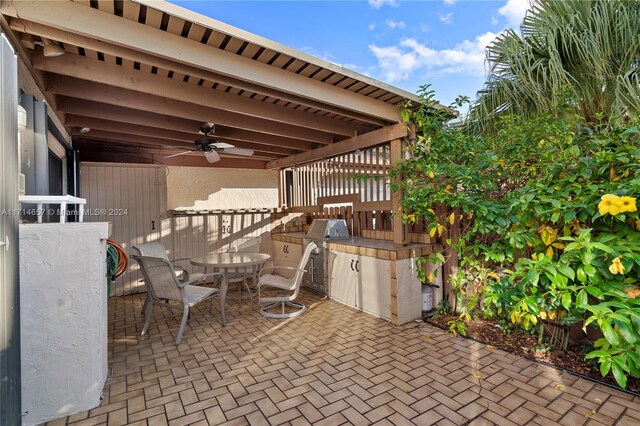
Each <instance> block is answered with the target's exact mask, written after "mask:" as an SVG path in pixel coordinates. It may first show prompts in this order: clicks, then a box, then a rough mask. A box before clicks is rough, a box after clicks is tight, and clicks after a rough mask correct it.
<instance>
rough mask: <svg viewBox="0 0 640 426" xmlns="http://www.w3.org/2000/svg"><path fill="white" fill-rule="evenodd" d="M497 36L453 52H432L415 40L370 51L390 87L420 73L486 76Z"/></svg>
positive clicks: (470, 42) (481, 37)
mask: <svg viewBox="0 0 640 426" xmlns="http://www.w3.org/2000/svg"><path fill="white" fill-rule="evenodd" d="M496 36H497V34H496V33H492V32H487V33H485V34H481V35H479V36H477V37H476V38H475V39H474V40H464V41H463V42H461V43H458V44H457V45H456V46H454V47H453V48H451V49H441V50H438V49H432V48H430V47H429V46H427V45H426V44H424V43H420V42H419V41H417V40H416V39H414V38H405V39H402V40H401V41H400V43H399V44H398V45H395V46H387V47H380V46H377V45H375V44H371V45H369V50H370V51H371V52H372V53H373V54H374V56H375V57H376V59H377V60H378V72H379V73H380V74H381V75H382V78H384V79H385V80H386V81H388V82H390V83H393V82H395V81H400V80H406V79H408V78H409V77H410V76H411V74H413V73H415V72H418V71H422V72H425V73H426V74H428V75H447V74H462V75H468V76H484V75H485V74H486V72H485V68H484V60H485V47H486V46H487V45H488V44H489V43H491V42H492V41H493V39H495V37H496Z"/></svg>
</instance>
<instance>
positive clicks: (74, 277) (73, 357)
mask: <svg viewBox="0 0 640 426" xmlns="http://www.w3.org/2000/svg"><path fill="white" fill-rule="evenodd" d="M107 234H108V224H107V223H104V222H102V223H100V222H94V223H66V224H60V223H42V224H22V225H20V328H21V330H20V337H21V340H22V347H21V352H22V356H21V360H22V411H23V412H26V414H25V415H24V416H23V424H24V425H34V424H40V423H43V422H46V421H47V420H52V419H57V418H60V417H64V416H66V415H69V414H73V413H77V412H80V411H85V410H88V409H91V408H94V407H96V406H98V405H99V404H100V396H101V394H102V389H103V387H104V384H105V381H106V379H107V282H106V266H105V257H106V247H105V245H106V238H107Z"/></svg>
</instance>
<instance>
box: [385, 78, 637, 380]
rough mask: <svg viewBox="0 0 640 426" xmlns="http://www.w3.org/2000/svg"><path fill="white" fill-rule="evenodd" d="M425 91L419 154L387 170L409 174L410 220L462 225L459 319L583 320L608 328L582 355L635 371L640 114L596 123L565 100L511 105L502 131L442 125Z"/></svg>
mask: <svg viewBox="0 0 640 426" xmlns="http://www.w3.org/2000/svg"><path fill="white" fill-rule="evenodd" d="M421 95H422V96H423V98H424V100H425V103H424V105H423V106H422V107H421V108H420V109H419V110H417V111H416V110H413V111H409V110H405V112H404V118H405V119H406V120H407V121H412V122H414V123H416V124H417V132H416V134H417V136H416V138H415V140H414V141H412V142H411V143H410V151H411V154H412V155H411V156H410V158H409V159H407V160H406V161H404V162H403V163H401V164H400V165H398V167H397V168H396V169H395V170H394V171H393V172H392V175H393V176H402V177H403V179H401V180H400V183H399V184H398V185H400V187H401V189H402V191H403V194H404V198H403V200H402V205H403V210H404V211H405V212H406V213H405V215H404V219H405V220H407V221H415V220H418V219H423V220H424V221H425V222H426V224H427V227H428V229H429V231H430V233H431V234H432V235H439V234H440V233H442V232H443V231H445V230H446V229H447V228H448V227H450V226H453V225H455V226H460V227H461V229H462V235H461V238H460V239H459V240H458V241H454V242H452V246H453V247H454V248H455V249H457V252H458V256H459V259H460V265H461V269H460V271H459V272H458V273H457V274H456V275H455V276H453V277H450V281H451V282H452V283H453V290H454V291H455V292H456V295H457V297H458V300H459V301H460V305H459V306H458V311H460V312H461V320H465V319H469V318H470V317H471V316H472V315H476V314H479V313H482V314H483V315H484V316H491V317H494V318H496V319H502V320H505V319H507V318H508V319H509V321H511V322H512V323H514V324H519V325H521V326H522V327H524V328H525V329H527V330H532V329H537V330H538V331H539V332H540V333H541V334H542V332H543V331H544V323H545V322H547V323H548V322H551V323H554V324H557V325H559V326H567V325H571V324H575V323H580V322H582V323H583V327H584V328H585V329H586V327H588V326H593V327H596V328H597V329H599V330H600V332H601V333H602V335H603V336H604V337H603V338H601V339H599V340H598V341H596V342H595V348H594V350H593V351H591V352H589V353H588V354H587V355H586V358H588V359H591V358H595V359H597V361H598V362H599V363H600V367H601V373H602V374H603V375H605V376H606V375H607V374H613V376H614V377H615V380H616V381H617V382H618V384H619V385H620V386H622V387H625V386H626V381H627V377H628V376H629V375H631V376H633V377H640V289H639V287H638V283H639V277H640V272H639V271H640V232H639V230H640V220H639V217H638V212H637V208H636V199H635V197H636V196H637V195H638V194H640V144H639V143H638V142H639V138H640V131H639V130H638V128H637V127H636V125H635V123H632V122H617V123H607V124H605V125H600V126H598V127H589V126H586V125H585V124H583V123H582V122H581V120H580V118H579V117H574V116H567V115H563V114H562V111H560V112H555V113H554V114H551V113H550V114H543V115H539V116H536V117H533V118H527V119H525V118H522V117H519V116H513V115H512V116H506V117H504V118H503V119H502V121H501V123H500V126H499V128H498V131H497V132H496V133H495V134H492V135H488V136H486V137H479V136H471V135H467V134H464V133H462V132H461V131H459V130H457V129H453V128H448V127H446V126H444V125H443V123H444V121H445V116H444V114H443V113H442V112H441V111H438V110H435V109H434V108H432V105H433V99H432V93H431V92H428V87H425V88H423V90H422V92H421ZM393 189H398V188H393ZM436 205H441V206H444V210H443V211H444V214H440V215H436V214H435V210H434V206H436ZM441 209H442V208H441ZM455 329H456V330H458V326H457V324H455ZM563 344H564V345H566V340H565V341H564V343H563Z"/></svg>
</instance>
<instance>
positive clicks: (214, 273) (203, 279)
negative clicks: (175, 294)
mask: <svg viewBox="0 0 640 426" xmlns="http://www.w3.org/2000/svg"><path fill="white" fill-rule="evenodd" d="M215 276H220V277H222V276H223V274H222V273H221V272H211V273H209V274H204V275H201V276H199V277H198V278H193V279H190V280H187V281H185V282H183V283H180V284H178V286H179V287H181V288H182V287H185V286H188V285H193V284H195V283H198V282H202V281H206V280H207V279H208V278H211V277H215Z"/></svg>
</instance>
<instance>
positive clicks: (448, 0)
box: [442, 0, 458, 6]
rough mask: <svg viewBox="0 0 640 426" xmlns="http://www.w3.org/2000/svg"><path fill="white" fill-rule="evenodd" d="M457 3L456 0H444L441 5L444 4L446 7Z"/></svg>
mask: <svg viewBox="0 0 640 426" xmlns="http://www.w3.org/2000/svg"><path fill="white" fill-rule="evenodd" d="M457 2H458V0H444V1H443V2H442V3H444V4H446V5H447V6H453V5H454V4H456V3H457Z"/></svg>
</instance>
